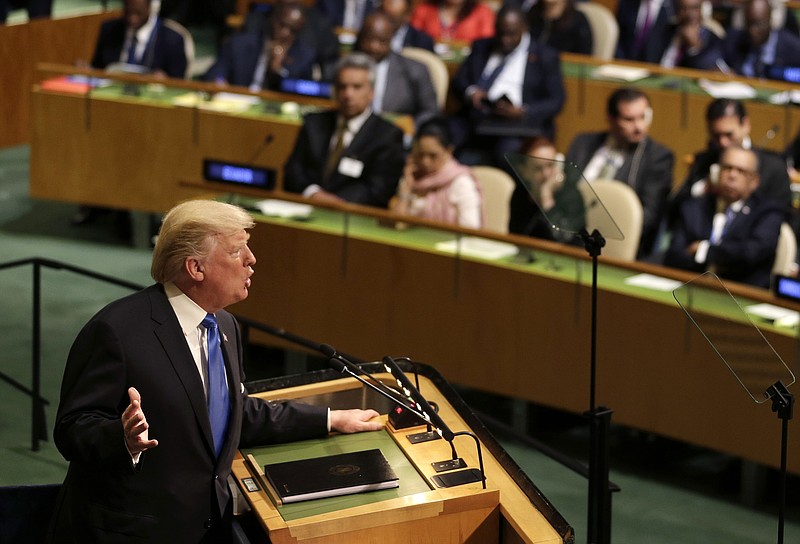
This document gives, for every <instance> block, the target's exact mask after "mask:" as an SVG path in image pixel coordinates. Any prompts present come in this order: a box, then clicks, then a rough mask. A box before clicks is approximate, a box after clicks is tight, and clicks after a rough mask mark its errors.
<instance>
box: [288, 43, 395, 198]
mask: <svg viewBox="0 0 800 544" xmlns="http://www.w3.org/2000/svg"><path fill="white" fill-rule="evenodd" d="M374 83H375V63H374V62H373V61H372V59H371V58H370V57H369V56H367V55H366V54H364V53H352V54H350V55H348V56H347V57H344V58H342V60H341V61H340V62H339V65H338V68H337V70H336V78H335V82H334V87H335V94H336V102H337V104H338V106H337V108H336V109H335V110H329V111H324V112H320V113H311V114H308V115H306V117H305V119H304V122H303V127H302V128H301V129H300V133H299V134H298V136H297V141H296V142H295V146H294V150H293V151H292V154H291V155H290V156H289V159H288V161H287V162H286V166H285V167H284V189H285V190H287V191H289V192H293V193H302V194H303V196H306V197H308V198H311V199H312V200H318V201H321V202H342V201H348V202H355V203H357V204H365V205H368V206H377V207H381V208H385V207H386V206H387V205H388V204H389V200H390V199H391V198H392V195H394V193H395V191H396V189H397V183H398V181H399V179H400V175H401V174H402V172H403V164H404V162H405V156H404V152H403V132H402V131H401V130H400V129H399V128H397V127H396V126H395V125H393V124H392V123H390V122H388V121H385V120H384V119H382V118H380V117H379V116H377V115H376V114H375V113H373V112H372V108H371V107H370V104H371V103H372V98H373V94H374V90H373V89H374V87H373V86H374Z"/></svg>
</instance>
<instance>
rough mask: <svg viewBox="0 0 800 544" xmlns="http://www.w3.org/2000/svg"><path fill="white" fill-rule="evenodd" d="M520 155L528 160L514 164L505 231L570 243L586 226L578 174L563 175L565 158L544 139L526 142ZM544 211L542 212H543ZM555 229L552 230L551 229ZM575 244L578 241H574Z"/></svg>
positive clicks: (574, 172) (573, 172) (551, 143)
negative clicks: (521, 179)
mask: <svg viewBox="0 0 800 544" xmlns="http://www.w3.org/2000/svg"><path fill="white" fill-rule="evenodd" d="M520 153H521V154H523V155H527V156H528V157H530V159H527V160H525V161H524V163H521V164H516V165H515V166H516V167H517V168H515V170H519V171H518V172H516V173H517V175H518V176H523V177H524V180H523V181H522V182H520V180H519V179H518V180H517V185H516V187H515V188H514V193H513V194H512V195H511V204H510V212H511V214H510V217H509V222H508V232H510V233H512V234H523V235H525V236H532V237H534V238H544V239H546V240H558V241H562V242H573V241H575V240H576V237H575V235H574V233H577V232H579V231H580V230H581V229H582V228H583V227H584V226H585V224H586V212H585V210H584V206H583V197H582V196H581V193H580V191H579V190H578V185H577V183H578V181H580V173H579V172H578V171H576V170H573V171H571V172H565V170H564V157H563V155H560V154H559V153H558V152H557V151H556V146H555V144H553V142H551V141H550V140H548V139H547V138H532V139H530V140H528V141H526V142H525V143H524V144H523V145H522V148H521V149H520ZM543 212H544V213H543ZM554 225H555V226H556V227H558V228H557V229H554V228H553V226H554ZM576 243H577V242H576Z"/></svg>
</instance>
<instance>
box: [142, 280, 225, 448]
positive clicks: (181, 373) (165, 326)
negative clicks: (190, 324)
mask: <svg viewBox="0 0 800 544" xmlns="http://www.w3.org/2000/svg"><path fill="white" fill-rule="evenodd" d="M150 300H151V304H152V319H153V321H154V322H155V323H154V331H155V334H156V336H157V337H158V339H159V341H160V342H161V346H162V347H163V348H164V353H165V354H166V356H167V358H168V359H169V362H170V364H171V365H172V368H173V370H174V371H175V374H177V375H178V378H179V380H180V382H181V384H182V385H183V390H184V393H185V394H186V396H187V398H188V399H189V403H190V404H191V406H192V411H194V415H195V419H196V420H197V424H198V426H199V427H200V429H201V431H202V433H203V437H204V439H205V441H206V445H207V446H208V448H209V450H208V451H209V452H211V453H212V455H213V452H214V439H213V436H212V434H211V422H210V421H209V419H208V404H207V402H206V395H205V391H204V390H203V382H202V381H201V379H200V375H199V373H198V372H197V366H196V365H195V362H194V358H193V357H192V353H191V351H189V346H188V345H187V344H186V340H185V339H184V337H183V331H182V330H181V327H180V324H179V323H178V318H177V317H176V316H175V312H174V311H173V310H172V306H170V304H169V301H167V297H166V295H165V294H164V291H163V287H161V286H158V287H157V288H155V289H154V290H153V291H152V292H151V295H150Z"/></svg>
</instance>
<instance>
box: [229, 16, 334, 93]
mask: <svg viewBox="0 0 800 544" xmlns="http://www.w3.org/2000/svg"><path fill="white" fill-rule="evenodd" d="M281 4H298V2H297V0H275V2H273V3H269V4H261V3H254V4H251V9H250V13H248V14H247V17H246V18H245V21H244V25H243V26H242V32H243V33H250V34H258V35H262V36H263V35H264V34H265V33H267V32H269V27H270V21H271V19H272V17H273V14H274V13H275V10H276V8H277V6H279V5H281ZM302 7H303V15H304V16H305V17H304V18H305V24H303V26H302V28H301V29H300V30H299V32H298V34H297V36H296V37H295V41H297V42H299V43H301V44H303V46H304V47H305V48H309V49H313V50H314V52H315V57H314V64H315V65H316V66H318V67H319V78H320V79H322V80H325V81H330V80H332V79H333V72H334V69H335V67H336V62H337V61H338V60H339V50H340V46H339V39H338V38H337V37H336V34H335V33H334V29H333V25H332V24H331V22H330V20H329V19H328V18H327V17H326V16H325V15H324V14H323V13H322V12H320V11H319V10H317V9H314V8H306V7H305V6H304V5H303V6H302ZM315 75H316V74H315Z"/></svg>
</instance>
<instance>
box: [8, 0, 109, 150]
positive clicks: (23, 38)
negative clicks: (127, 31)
mask: <svg viewBox="0 0 800 544" xmlns="http://www.w3.org/2000/svg"><path fill="white" fill-rule="evenodd" d="M120 14H121V12H120V11H119V10H116V11H111V12H106V13H97V14H93V15H82V16H78V17H65V18H60V19H36V20H33V21H31V22H29V23H24V24H19V25H7V26H6V25H0V73H2V74H5V75H6V77H5V78H4V80H3V85H2V86H0V118H1V119H3V130H2V131H0V147H7V146H11V145H19V144H23V143H27V142H29V141H30V128H29V125H30V122H31V121H30V120H31V100H30V89H31V86H32V85H33V83H34V73H35V70H36V65H37V64H39V63H40V62H58V63H63V64H68V65H69V64H73V63H75V61H77V60H83V61H86V62H88V61H90V60H91V58H92V53H93V52H94V46H95V43H96V42H97V34H98V32H99V29H100V24H101V23H102V22H103V21H105V20H107V19H111V18H114V17H119V16H120Z"/></svg>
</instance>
